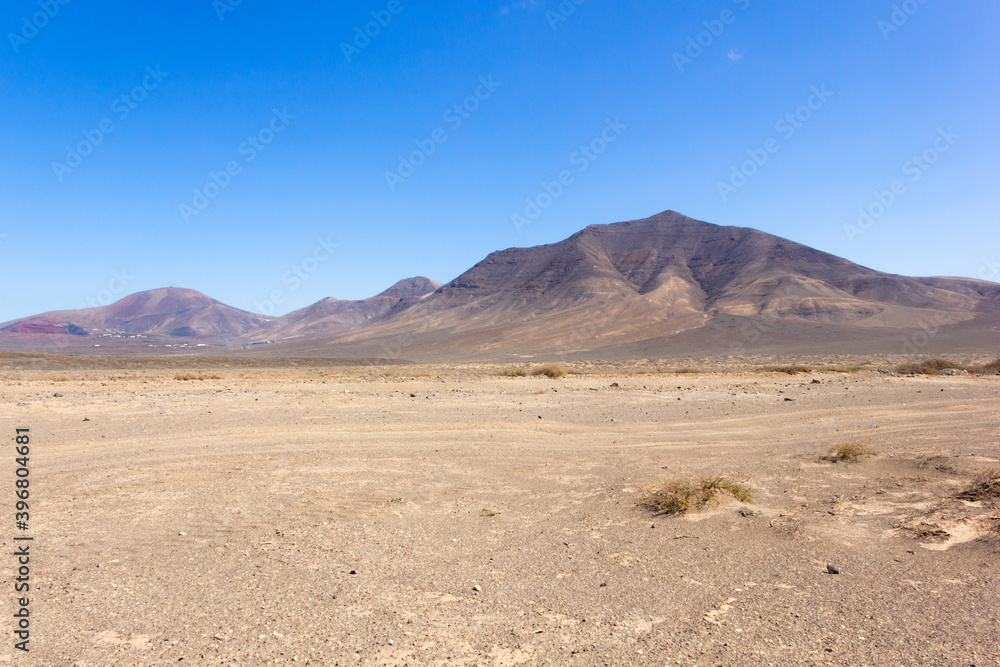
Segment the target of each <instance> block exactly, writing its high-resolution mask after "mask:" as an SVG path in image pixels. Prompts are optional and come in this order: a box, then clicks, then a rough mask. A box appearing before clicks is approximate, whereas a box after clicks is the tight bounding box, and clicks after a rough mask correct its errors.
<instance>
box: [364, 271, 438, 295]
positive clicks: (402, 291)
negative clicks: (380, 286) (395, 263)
mask: <svg viewBox="0 0 1000 667" xmlns="http://www.w3.org/2000/svg"><path fill="white" fill-rule="evenodd" d="M439 287H441V283H439V282H437V281H436V280H431V279H430V278H425V277H424V276H417V277H415V278H405V279H403V280H400V281H399V282H398V283H396V284H395V285H393V286H392V287H390V288H389V289H387V290H386V291H384V292H382V293H381V294H379V295H378V296H388V297H392V298H395V299H408V298H410V297H415V296H424V295H425V294H430V293H431V292H433V291H435V290H437V289H438V288H439Z"/></svg>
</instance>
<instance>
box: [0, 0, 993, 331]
mask: <svg viewBox="0 0 1000 667" xmlns="http://www.w3.org/2000/svg"><path fill="white" fill-rule="evenodd" d="M63 3H65V4H63ZM149 4H152V3H135V2H121V1H108V2H101V3H86V2H81V1H80V0H41V2H39V1H38V0H34V1H28V0H11V1H10V2H7V3H4V7H3V10H2V12H0V28H2V31H0V32H2V33H3V35H4V39H3V42H2V44H0V54H2V55H0V108H2V109H3V115H4V118H3V123H2V124H0V198H2V199H0V201H2V207H0V285H2V286H3V287H2V290H3V292H2V294H3V299H2V300H0V321H3V320H8V319H12V318H15V317H19V316H24V315H29V314H34V313H37V312H41V311H45V310H51V309H60V308H75V307H78V306H80V305H81V304H85V303H88V302H89V303H92V304H93V303H104V302H106V301H108V300H110V299H112V298H118V297H121V296H125V295H126V294H128V293H132V292H135V291H139V290H143V289H150V288H154V287H163V286H167V285H177V286H183V287H190V288H193V289H198V290H200V291H203V292H205V293H207V294H209V295H211V296H213V297H215V298H218V299H220V300H222V301H225V302H227V303H229V304H231V305H234V306H237V307H240V308H245V309H248V310H257V311H260V310H264V311H267V312H273V313H276V314H281V313H283V312H287V311H289V310H292V309H294V308H298V307H302V306H305V305H308V304H310V303H312V302H315V301H317V300H319V299H321V298H323V297H326V296H335V297H339V298H362V297H366V296H370V295H372V294H375V293H377V292H379V291H381V290H382V289H384V288H386V287H388V286H389V285H390V284H392V283H393V282H395V281H396V280H397V279H400V278H404V277H408V276H411V275H427V276H429V277H432V278H435V279H437V280H440V281H447V280H450V279H452V278H454V277H455V276H457V275H458V274H459V273H461V272H462V271H463V270H465V269H466V268H468V267H469V266H471V265H472V264H474V263H475V262H477V261H479V260H480V259H482V258H483V257H484V256H485V255H486V254H488V253H489V252H491V251H493V250H497V249H502V248H507V247H511V246H530V245H537V244H541V243H549V242H553V241H557V240H560V239H562V238H565V237H566V236H569V235H570V234H572V233H574V232H576V231H578V230H579V229H581V228H583V227H585V226H587V225H589V224H595V223H609V222H616V221H621V220H629V219H635V218H641V217H646V216H648V215H652V214H654V213H657V212H660V211H663V210H666V209H674V210H677V211H680V212H682V213H685V214H687V215H690V216H692V217H695V218H699V219H702V220H707V221H709V222H714V223H717V224H727V225H739V226H747V227H754V228H757V229H761V230H763V231H766V232H770V233H773V234H778V235H780V236H784V237H787V238H791V239H793V240H795V241H798V242H801V243H805V244H807V245H811V246H814V247H817V248H819V249H821V250H825V251H827V252H831V253H834V254H837V255H840V256H843V257H846V258H848V259H850V260H852V261H855V262H858V263H860V264H863V265H866V266H870V267H873V268H876V269H880V270H884V271H889V272H895V273H902V274H907V275H959V276H980V277H992V278H993V279H994V280H1000V275H995V274H996V273H997V272H998V271H1000V269H997V268H996V267H995V265H991V264H990V263H989V262H986V261H985V260H990V259H992V258H993V257H995V256H997V255H1000V233H998V223H1000V204H998V202H997V198H996V194H997V192H1000V188H998V180H1000V161H998V160H997V154H998V149H1000V124H998V123H997V113H998V109H1000V67H998V65H1000V39H998V36H1000V5H997V3H996V2H993V1H991V0H967V1H960V2H950V3H947V2H944V1H943V0H925V1H924V2H923V3H921V2H920V1H919V0H908V2H903V3H898V2H893V1H889V0H885V1H883V0H874V1H873V0H864V1H861V0H845V1H844V2H838V3H794V4H793V3H778V2H763V1H757V0H718V1H714V2H689V3H639V2H616V3H601V2H596V0H588V1H586V2H581V3H580V4H576V2H574V1H573V0H567V1H566V2H563V3H559V2H556V0H536V1H534V2H530V1H529V2H511V1H510V0H492V1H480V0H471V1H469V2H464V3H444V2H433V1H430V0H423V1H421V2H411V1H408V0H394V1H393V2H390V1H389V0H385V1H384V2H383V1H377V2H368V1H365V2H355V3H276V2H265V1H264V0H243V1H242V2H236V0H217V1H215V2H213V0H179V1H177V2H171V3H156V5H157V6H153V7H150V6H148V5H149ZM570 10H572V11H570ZM373 12H374V14H373ZM378 21H381V23H382V24H384V25H380V24H379V23H378ZM373 22H374V23H373ZM366 29H367V31H368V33H369V35H374V36H364V37H359V34H360V35H364V33H365V31H366ZM699 42H700V43H699ZM345 44H349V45H350V48H345V46H344V45H345ZM477 95H478V97H477ZM455 105H459V106H458V109H456V106H455ZM810 107H811V108H810ZM789 114H791V118H790V119H789V118H788V115H789ZM796 115H797V116H798V117H797V118H796ZM107 130H110V131H107ZM421 146H422V147H423V149H421ZM431 148H433V150H431ZM581 148H586V149H587V150H585V151H584V150H581ZM414 151H422V152H418V153H416V154H415V155H414ZM428 153H429V154H428ZM401 156H402V157H401ZM914 157H916V158H917V160H914ZM754 158H756V163H754V162H753V160H754ZM401 159H402V160H403V164H401ZM748 161H750V162H748ZM734 169H735V170H736V173H735V174H734ZM740 170H742V173H740ZM387 173H394V174H395V177H393V178H387ZM561 174H562V175H563V176H564V178H565V181H564V184H560V183H559V178H560V175H561ZM748 174H749V175H748ZM213 175H214V182H213ZM390 181H391V184H390ZM545 184H547V185H548V190H549V192H551V193H555V194H556V195H557V196H554V197H553V196H551V194H549V192H547V191H546V187H545ZM720 184H726V185H720ZM894 186H895V190H896V192H895V193H893V189H894ZM196 190H197V193H196ZM209 195H211V196H209ZM527 200H533V202H534V203H535V206H537V209H535V208H533V207H532V206H530V205H529V202H528V201H527ZM880 200H881V201H880ZM185 207H187V208H185ZM859 209H862V210H867V211H868V212H869V216H870V217H869V218H867V219H862V225H858V219H859ZM512 216H521V217H520V218H516V219H513V218H512ZM516 221H519V222H516ZM852 225H853V226H852ZM845 226H846V228H845ZM334 245H335V246H336V247H335V248H334V249H332V250H330V247H331V246H334ZM273 296H277V297H280V298H278V299H277V300H276V301H277V303H276V302H273V301H272V300H271V298H272V297H273Z"/></svg>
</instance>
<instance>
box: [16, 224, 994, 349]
mask: <svg viewBox="0 0 1000 667" xmlns="http://www.w3.org/2000/svg"><path fill="white" fill-rule="evenodd" d="M167 289H168V290H170V289H175V290H176V289H179V288H167ZM155 292H158V291H157V290H152V291H150V292H149V293H140V295H143V294H145V295H147V296H140V295H130V296H129V297H126V298H125V299H123V300H121V301H119V302H116V304H112V305H111V306H108V307H105V308H109V309H111V310H112V312H113V314H114V315H115V316H116V317H117V318H118V320H115V319H114V318H113V317H110V316H108V317H105V318H103V319H101V318H95V317H93V315H94V313H90V314H89V315H88V312H89V311H95V310H100V309H88V311H55V312H53V313H43V314H42V315H38V316H34V317H32V318H23V319H21V320H15V321H13V322H8V323H5V324H3V325H0V331H6V336H7V337H9V336H35V337H39V336H42V337H44V336H45V335H51V334H52V333H56V334H58V333H59V332H58V331H57V329H58V324H59V323H58V320H59V319H60V318H63V319H64V320H65V323H64V331H63V332H62V333H63V334H64V335H67V336H68V335H70V332H69V330H68V328H65V327H68V326H69V325H73V326H74V327H77V329H74V331H77V334H78V335H77V336H75V338H81V337H82V336H80V335H79V329H81V328H82V329H84V330H85V331H92V330H93V326H92V325H93V324H94V323H95V322H97V321H98V320H99V321H100V323H113V322H115V321H119V322H122V323H125V324H127V325H128V327H130V328H131V330H132V331H138V330H139V329H141V328H142V327H143V326H145V327H147V331H145V332H144V333H145V335H150V333H153V334H156V335H173V336H178V335H179V334H185V333H192V334H197V335H199V336H202V337H206V338H211V337H213V336H216V337H219V336H221V337H225V338H226V339H227V341H228V342H227V344H229V345H230V346H232V344H233V341H236V342H237V343H238V344H251V343H268V344H269V347H271V348H272V349H276V350H277V349H287V350H292V349H294V350H299V351H303V350H304V351H309V352H310V353H314V354H326V353H330V354H336V355H337V356H363V357H373V356H379V355H380V354H389V356H392V354H399V353H396V352H391V353H390V352H386V351H387V350H389V351H393V350H396V349H397V348H402V351H401V353H405V350H409V351H410V353H411V354H413V355H415V356H417V357H421V356H427V357H429V358H437V357H439V356H440V357H442V358H444V357H447V356H448V355H449V354H450V355H457V356H469V357H475V356H483V355H486V356H495V357H516V356H519V355H545V354H551V353H556V352H558V353H560V354H566V353H572V354H580V353H586V352H587V351H588V350H606V349H616V350H617V349H621V350H623V351H627V350H628V349H630V346H631V348H634V349H636V350H639V349H642V350H647V349H648V348H650V347H651V346H653V347H654V348H655V346H656V345H657V344H654V343H653V342H651V341H661V343H662V347H663V348H664V351H669V349H670V346H671V343H670V341H675V342H677V341H686V343H685V344H687V345H693V344H695V343H697V344H699V345H700V344H701V343H702V342H703V341H701V340H699V338H698V334H697V332H698V331H703V332H706V333H707V332H713V334H712V335H717V336H720V339H719V340H720V341H721V340H722V338H725V337H726V336H727V335H728V336H729V338H732V337H733V336H734V335H735V336H736V337H737V338H739V337H740V335H739V334H738V333H736V334H733V332H732V331H731V330H732V329H733V328H735V329H736V330H737V331H738V330H739V329H741V328H743V327H745V326H746V323H747V322H748V321H754V320H762V321H766V322H768V323H769V325H768V326H769V327H770V328H771V329H772V330H771V331H770V332H769V340H771V341H774V342H776V343H777V342H780V341H781V340H785V339H787V340H788V341H789V344H792V343H794V342H795V341H796V340H798V339H800V338H802V337H803V336H807V334H806V333H804V332H807V331H812V332H813V333H812V334H809V335H812V336H813V337H814V338H815V337H816V336H817V332H821V331H823V332H824V335H823V336H820V338H822V337H825V334H831V335H832V334H835V333H836V335H838V336H840V337H841V338H842V339H843V340H851V339H858V340H868V339H875V338H879V337H883V338H884V337H886V336H897V335H900V334H901V332H905V331H910V330H914V329H917V328H919V326H920V324H921V322H926V321H937V322H942V323H944V324H942V326H941V328H942V329H954V330H956V331H957V330H958V329H961V330H962V331H966V332H974V333H975V336H973V338H976V339H977V340H979V339H982V340H986V341H991V340H992V336H994V335H995V332H996V331H997V325H998V324H1000V285H998V284H996V283H990V282H986V281H981V280H975V279H971V278H970V279H964V278H954V277H926V278H911V277H906V276H900V275H895V274H888V273H883V272H880V271H877V270H875V269H871V268H868V267H864V266H860V265H858V264H854V263H852V262H850V261H848V260H846V259H844V258H841V257H837V256H836V255H832V254H830V253H825V252H823V251H820V250H817V249H815V248H811V247H809V246H805V245H802V244H800V243H797V242H795V241H791V240H789V239H784V238H781V237H778V236H774V235H771V234H767V233H765V232H761V231H759V230H755V229H750V228H745V227H733V226H720V225H714V224H711V223H707V222H703V221H698V220H694V219H692V218H689V217H687V216H684V215H682V214H680V213H677V212H676V211H665V212H663V213H660V214H658V215H655V216H652V217H650V218H645V219H642V220H632V221H627V222H620V223H613V224H610V225H589V226H587V227H585V228H583V229H581V230H580V231H578V232H576V233H575V234H573V235H571V236H569V237H568V238H566V239H563V240H562V241H558V242H556V243H551V244H545V245H541V246H535V247H531V248H507V249H505V250H498V251H495V252H492V253H490V254H489V255H487V256H486V257H485V258H484V259H483V260H481V261H480V262H477V263H476V264H475V265H473V266H472V267H470V268H469V269H468V270H467V271H465V272H463V273H462V274H461V275H459V276H457V277H456V278H455V279H453V280H451V281H449V282H448V283H445V284H440V283H436V282H434V281H431V280H429V279H427V278H423V277H417V278H409V279H405V280H401V281H399V282H397V283H396V284H395V285H393V286H392V287H390V288H389V289H387V290H385V291H383V292H381V293H380V294H377V295H375V296H374V297H369V298H368V299H361V300H354V301H347V300H338V299H333V298H327V299H323V300H321V301H319V302H317V303H315V304H312V305H310V306H307V307H306V308H303V309H300V310H297V311H293V312H292V313H288V314H286V315H284V316H282V317H279V318H266V317H264V316H262V315H257V314H254V313H247V312H246V311H239V310H238V309H232V308H231V307H229V306H226V305H225V304H222V303H221V302H217V301H215V300H213V299H210V298H209V297H207V296H205V295H203V294H201V293H200V292H194V291H193V290H187V291H184V292H182V293H169V292H168V293H167V294H160V293H157V294H153V293H155ZM150 295H151V296H150ZM171 299H173V301H172V300H171ZM130 300H131V301H130ZM154 302H155V304H161V305H162V304H166V306H165V308H166V310H169V309H170V308H169V306H171V305H173V306H175V307H176V308H179V310H175V311H174V312H160V311H156V308H154V307H153V306H152V305H151V304H154ZM151 309H152V311H156V313H157V314H156V316H154V313H153V312H152V311H151ZM161 310H162V309H161ZM133 311H135V312H133ZM76 313H82V314H83V315H80V316H77V319H78V320H79V321H75V320H74V319H73V317H74V314H76ZM213 324H214V326H215V327H216V328H215V329H213V328H212V326H213ZM726 331H729V332H730V333H729V334H726V333H725V332H726ZM46 332H47V333H46ZM719 332H723V333H721V334H720V333H719ZM837 332H840V333H837ZM743 338H746V336H743ZM400 341H405V345H403V344H400ZM3 347H4V337H3V336H0V348H3ZM729 349H732V345H730V346H729Z"/></svg>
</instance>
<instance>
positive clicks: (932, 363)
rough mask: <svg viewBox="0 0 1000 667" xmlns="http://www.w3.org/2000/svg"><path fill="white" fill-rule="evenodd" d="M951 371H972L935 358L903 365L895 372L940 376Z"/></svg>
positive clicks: (966, 367)
mask: <svg viewBox="0 0 1000 667" xmlns="http://www.w3.org/2000/svg"><path fill="white" fill-rule="evenodd" d="M952 369H954V370H957V371H972V370H974V369H972V368H969V367H968V366H962V365H961V364H956V363H955V362H953V361H948V360H947V359H938V358H935V359H925V360H924V361H915V362H911V363H908V364H903V365H901V366H899V367H898V368H896V372H897V373H899V374H900V375H941V373H942V372H943V371H946V370H952Z"/></svg>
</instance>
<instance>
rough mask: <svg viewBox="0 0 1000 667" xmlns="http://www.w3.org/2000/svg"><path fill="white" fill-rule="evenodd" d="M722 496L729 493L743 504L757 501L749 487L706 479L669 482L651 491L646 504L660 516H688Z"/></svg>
mask: <svg viewBox="0 0 1000 667" xmlns="http://www.w3.org/2000/svg"><path fill="white" fill-rule="evenodd" d="M719 494H728V495H730V496H732V497H733V498H736V499H737V500H739V501H740V502H743V503H752V502H753V495H752V494H751V492H750V489H748V488H747V487H746V486H743V485H742V484H739V483H737V482H733V481H731V480H728V479H726V478H725V477H703V478H701V479H700V480H697V481H694V480H683V479H672V480H667V481H665V482H663V483H662V484H661V485H660V486H658V487H656V488H653V489H650V490H648V491H647V492H646V495H645V498H644V499H643V503H642V504H643V505H644V506H646V507H648V508H649V509H650V510H652V511H654V512H656V513H657V514H684V513H685V512H688V511H690V510H692V509H698V508H701V507H703V506H704V505H705V504H707V503H708V502H709V501H710V500H712V498H714V497H715V496H717V495H719Z"/></svg>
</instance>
